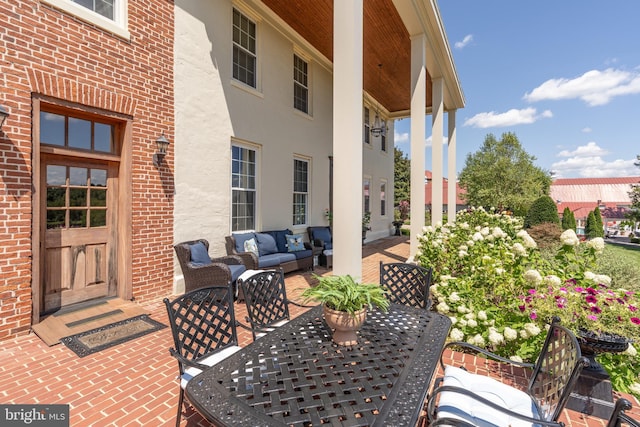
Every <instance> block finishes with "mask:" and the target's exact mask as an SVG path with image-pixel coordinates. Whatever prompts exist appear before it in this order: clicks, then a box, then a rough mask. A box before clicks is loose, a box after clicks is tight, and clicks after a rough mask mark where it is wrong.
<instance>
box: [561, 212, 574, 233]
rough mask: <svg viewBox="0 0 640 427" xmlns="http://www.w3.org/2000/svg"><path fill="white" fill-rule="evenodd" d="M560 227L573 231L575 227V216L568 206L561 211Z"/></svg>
mask: <svg viewBox="0 0 640 427" xmlns="http://www.w3.org/2000/svg"><path fill="white" fill-rule="evenodd" d="M562 229H563V230H574V231H575V229H576V217H575V215H574V214H573V212H572V211H571V209H569V207H568V206H567V207H566V208H564V211H562Z"/></svg>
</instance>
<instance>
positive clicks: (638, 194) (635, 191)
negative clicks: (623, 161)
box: [624, 154, 640, 230]
mask: <svg viewBox="0 0 640 427" xmlns="http://www.w3.org/2000/svg"><path fill="white" fill-rule="evenodd" d="M636 159H637V161H636V162H635V163H634V164H635V165H636V166H638V167H640V154H638V155H637V156H636ZM628 194H629V198H630V199H631V209H630V210H629V211H628V212H626V213H625V215H624V216H625V218H627V219H629V220H631V221H633V229H634V230H635V228H636V226H637V225H638V222H640V183H638V184H631V190H630V191H629V193H628Z"/></svg>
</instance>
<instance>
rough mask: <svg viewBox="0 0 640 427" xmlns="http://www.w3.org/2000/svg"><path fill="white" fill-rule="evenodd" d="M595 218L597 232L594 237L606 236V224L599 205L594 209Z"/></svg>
mask: <svg viewBox="0 0 640 427" xmlns="http://www.w3.org/2000/svg"><path fill="white" fill-rule="evenodd" d="M593 219H594V220H595V224H596V226H595V230H594V231H595V233H594V236H593V237H604V224H603V222H602V214H601V213H600V208H599V207H598V206H596V207H595V209H594V210H593Z"/></svg>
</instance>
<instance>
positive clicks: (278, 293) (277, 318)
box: [238, 269, 309, 340]
mask: <svg viewBox="0 0 640 427" xmlns="http://www.w3.org/2000/svg"><path fill="white" fill-rule="evenodd" d="M238 286H240V288H241V289H242V293H243V295H244V302H245V304H246V306H247V317H246V321H247V322H249V325H250V326H251V332H252V334H253V339H254V340H256V339H257V338H260V337H262V336H264V334H266V333H267V332H270V331H272V330H273V329H274V328H277V327H278V326H282V325H283V324H285V323H286V322H288V321H289V320H290V319H291V318H290V316H289V304H294V305H297V306H299V307H309V306H306V305H302V304H299V303H297V302H295V301H291V300H289V299H288V298H287V290H286V288H285V285H284V273H283V271H282V269H279V270H264V271H258V272H257V273H255V274H253V275H251V276H250V277H247V278H242V277H241V278H240V279H238ZM240 325H241V326H242V324H240Z"/></svg>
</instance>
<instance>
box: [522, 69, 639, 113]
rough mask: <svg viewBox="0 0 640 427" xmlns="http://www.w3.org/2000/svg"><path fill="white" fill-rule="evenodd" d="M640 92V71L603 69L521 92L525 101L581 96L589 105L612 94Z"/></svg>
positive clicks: (604, 101)
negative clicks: (527, 91)
mask: <svg viewBox="0 0 640 427" xmlns="http://www.w3.org/2000/svg"><path fill="white" fill-rule="evenodd" d="M636 93H640V72H638V71H636V72H629V71H623V70H615V69H613V68H607V69H606V70H604V71H599V70H591V71H587V72H586V73H584V74H583V75H581V76H579V77H576V78H574V79H567V78H560V79H550V80H547V81H546V82H544V83H542V84H541V85H540V86H538V87H537V88H535V89H533V90H532V91H531V92H530V93H526V94H525V95H524V99H525V100H527V101H529V102H536V101H543V100H559V99H581V100H582V101H584V102H585V103H587V105H589V106H596V105H605V104H608V103H609V102H610V101H611V100H612V99H613V98H615V97H616V96H622V95H631V94H636Z"/></svg>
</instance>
